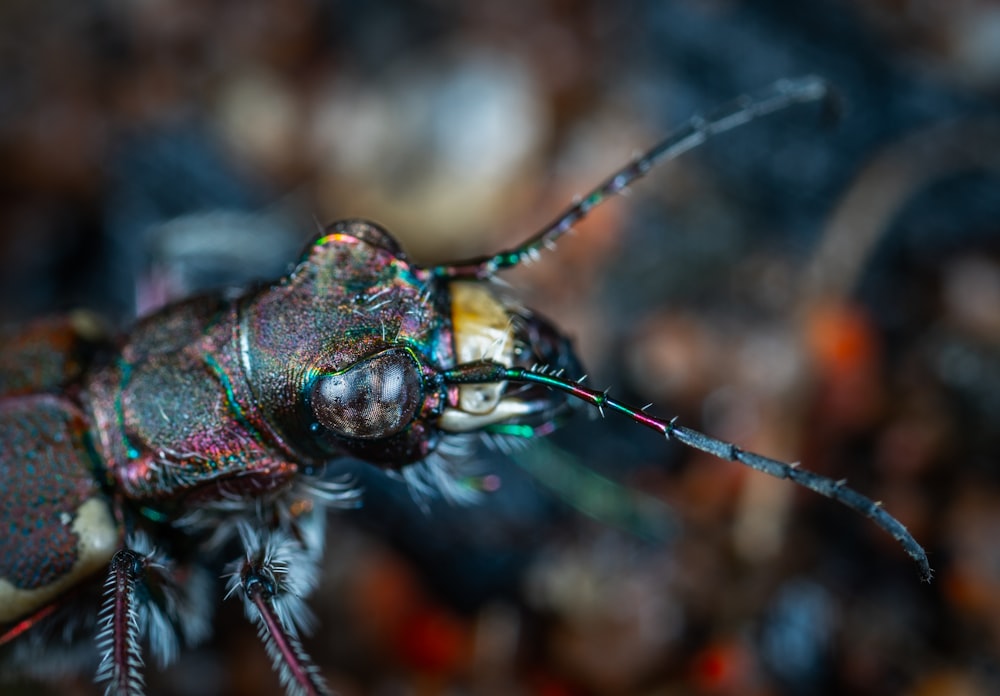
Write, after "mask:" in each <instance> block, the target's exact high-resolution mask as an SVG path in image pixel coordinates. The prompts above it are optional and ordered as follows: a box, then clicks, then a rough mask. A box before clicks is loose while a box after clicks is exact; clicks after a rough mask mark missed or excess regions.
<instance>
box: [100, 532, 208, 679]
mask: <svg viewBox="0 0 1000 696" xmlns="http://www.w3.org/2000/svg"><path fill="white" fill-rule="evenodd" d="M209 585H210V582H209V580H208V577H207V574H206V573H205V571H204V569H203V568H201V567H182V568H178V567H177V566H175V564H174V563H173V562H172V561H170V560H169V559H167V558H165V556H164V555H163V554H161V553H160V552H158V551H157V550H156V549H154V548H153V546H152V544H151V543H150V541H149V539H148V538H147V537H146V536H145V535H144V534H142V533H136V534H132V535H130V536H129V538H128V540H127V543H126V545H125V547H124V548H121V549H119V550H118V552H117V553H115V555H114V556H113V557H112V559H111V563H110V565H109V569H108V578H107V580H106V581H105V583H104V601H103V603H102V605H101V611H100V614H99V615H98V626H99V629H98V635H97V647H98V650H99V651H100V654H101V662H100V665H99V667H98V669H97V678H96V681H97V682H98V683H100V682H107V688H106V689H105V694H107V695H108V696H111V695H112V694H113V695H114V696H125V695H127V696H135V695H137V694H141V693H142V691H143V688H144V681H143V677H142V667H143V663H144V661H143V659H142V649H141V646H140V645H139V641H140V640H141V639H142V638H143V637H144V636H145V637H147V638H148V640H149V645H150V653H151V654H152V656H153V658H154V659H155V660H156V662H157V663H158V664H159V665H160V667H165V666H166V665H168V664H170V663H171V662H173V660H174V658H176V657H177V653H178V651H179V647H180V639H181V637H183V639H184V641H185V643H186V644H187V645H189V646H190V645H195V644H197V643H198V642H200V641H201V640H203V639H204V638H205V637H207V636H208V634H209V631H210V620H211V606H210V604H209V603H208V597H209V596H210V592H209V591H208V587H209Z"/></svg>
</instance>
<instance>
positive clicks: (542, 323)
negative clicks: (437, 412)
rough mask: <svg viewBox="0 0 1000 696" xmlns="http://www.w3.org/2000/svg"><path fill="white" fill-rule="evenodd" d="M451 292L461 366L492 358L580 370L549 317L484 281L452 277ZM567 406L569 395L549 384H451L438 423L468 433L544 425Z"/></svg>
mask: <svg viewBox="0 0 1000 696" xmlns="http://www.w3.org/2000/svg"><path fill="white" fill-rule="evenodd" d="M449 292H450V296H451V319H452V334H453V342H454V355H455V364H456V365H462V364H466V363H473V362H479V361H489V362H495V363H499V364H501V365H504V366H505V367H527V368H532V369H534V368H538V369H549V370H555V371H563V372H569V373H571V374H579V372H580V364H579V362H578V360H577V358H576V355H575V354H574V353H573V350H572V348H571V346H570V342H569V340H568V339H567V338H566V337H565V336H563V335H562V334H560V333H559V332H558V331H557V330H556V329H555V328H554V327H553V326H552V325H551V324H550V323H549V322H548V321H547V320H545V319H543V318H542V317H540V316H538V315H535V314H530V313H528V312H527V311H526V310H523V309H520V308H517V307H514V306H511V305H510V304H507V303H504V302H503V301H502V300H501V299H500V298H498V297H497V296H496V294H495V293H493V292H491V290H490V288H489V286H488V285H486V284H484V283H482V282H480V281H464V280H461V281H453V282H452V283H450V284H449ZM568 407H569V404H568V402H567V400H566V398H565V396H563V395H562V394H557V393H555V392H552V391H549V390H547V389H544V388H537V387H531V386H526V385H518V386H517V387H516V388H514V389H512V388H511V383H509V382H491V383H487V384H460V385H457V386H454V387H452V388H451V391H450V394H449V404H448V406H447V407H446V408H445V409H444V411H443V413H442V414H441V417H440V419H439V420H438V427H440V428H441V430H443V431H445V432H448V433H468V432H473V431H479V430H483V429H487V428H489V427H490V426H495V425H500V424H504V425H516V424H539V423H545V422H549V421H552V420H553V419H555V418H557V417H558V416H559V414H561V413H562V412H563V411H564V410H565V409H566V408H568Z"/></svg>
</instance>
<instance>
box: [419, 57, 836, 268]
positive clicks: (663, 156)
mask: <svg viewBox="0 0 1000 696" xmlns="http://www.w3.org/2000/svg"><path fill="white" fill-rule="evenodd" d="M831 95H832V93H831V90H830V87H829V85H828V84H827V83H826V81H825V80H823V79H822V78H819V77H816V76H814V75H808V76H806V77H800V78H796V79H784V80H778V81H777V82H775V83H774V84H772V85H771V86H770V87H768V88H767V89H765V90H764V91H762V92H760V93H758V94H756V95H751V96H744V97H741V98H739V99H736V100H735V101H733V102H731V103H730V104H728V105H727V106H724V107H722V108H721V109H719V110H718V111H714V112H712V113H710V114H708V115H707V116H695V117H693V118H691V119H689V120H688V121H687V123H685V124H684V125H683V126H681V127H680V128H679V129H678V130H677V131H675V132H674V133H673V134H671V135H669V136H668V137H667V138H666V139H665V140H662V141H661V142H659V143H657V144H656V145H654V146H653V147H652V148H651V149H649V150H647V151H646V152H645V153H643V154H641V155H639V156H638V157H636V158H634V159H633V160H632V162H630V163H629V164H627V165H625V166H624V167H622V168H621V169H619V170H618V171H617V172H615V173H614V174H612V175H611V176H610V177H608V178H607V179H606V180H605V181H604V182H603V183H601V184H600V185H599V186H597V187H596V188H595V189H594V190H592V191H591V192H590V193H588V194H587V195H586V196H583V197H582V198H578V199H576V200H575V201H574V203H573V205H571V206H570V207H569V208H567V209H566V210H565V211H563V213H562V214H560V215H559V216H558V217H557V218H556V219H555V220H553V221H552V222H551V223H549V224H548V225H547V226H546V227H544V228H542V229H541V230H540V231H539V232H537V233H536V234H535V235H534V236H532V237H531V238H529V239H528V240H527V241H526V242H524V243H523V244H521V245H520V246H517V247H515V248H513V249H508V250H506V251H501V252H499V253H497V254H493V255H490V256H480V257H477V258H473V259H469V260H467V261H458V262H455V263H451V264H445V265H443V266H435V267H434V268H433V269H432V271H433V273H434V275H435V276H437V277H438V278H475V279H479V280H482V279H485V278H489V277H491V276H493V274H495V273H496V272H497V271H500V270H503V269H505V268H512V267H514V266H517V265H518V264H520V263H522V262H524V261H525V260H528V259H534V258H536V257H537V256H538V254H539V253H540V252H541V250H542V249H546V248H549V249H550V248H552V247H553V245H554V244H555V241H556V240H557V239H559V238H560V237H562V236H563V235H564V234H566V233H567V232H569V231H570V230H571V229H572V228H573V226H574V225H575V224H576V223H577V222H579V221H580V220H582V219H583V218H584V217H586V216H587V214H588V213H589V212H590V211H591V210H593V209H594V208H595V207H597V206H598V205H600V204H601V203H603V202H604V201H605V200H607V199H608V198H610V197H612V196H616V195H619V194H621V193H623V192H624V191H625V190H626V189H627V188H628V187H629V186H631V185H632V183H633V182H635V181H637V180H638V179H641V178H642V177H644V176H645V175H646V174H647V173H649V171H650V170H651V169H652V168H653V167H655V166H657V165H659V164H663V163H664V162H669V161H670V160H672V159H674V158H675V157H678V156H680V155H682V154H684V153H685V152H687V151H688V150H692V149H694V148H696V147H698V146H699V145H701V144H702V143H704V142H705V141H706V140H708V139H709V138H711V137H713V136H716V135H719V134H720V133H725V132H726V131H728V130H732V129H733V128H737V127H739V126H742V125H744V124H747V123H750V122H751V121H753V120H755V119H757V118H760V117H761V116H766V115H768V114H773V113H775V112H778V111H782V110H784V109H787V108H789V107H791V106H794V105H796V104H805V103H810V102H814V101H819V100H822V99H829V98H830V97H831Z"/></svg>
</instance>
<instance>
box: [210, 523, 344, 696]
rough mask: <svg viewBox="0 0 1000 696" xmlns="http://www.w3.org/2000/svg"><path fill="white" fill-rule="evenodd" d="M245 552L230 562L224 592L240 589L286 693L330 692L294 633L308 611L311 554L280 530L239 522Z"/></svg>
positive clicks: (307, 620) (304, 626) (314, 695)
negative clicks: (241, 524) (257, 528)
mask: <svg viewBox="0 0 1000 696" xmlns="http://www.w3.org/2000/svg"><path fill="white" fill-rule="evenodd" d="M240 536H241V538H242V539H243V545H244V548H245V549H246V557H245V558H243V559H240V560H238V561H236V562H235V563H234V564H232V565H231V566H230V568H231V573H230V576H229V583H228V585H227V587H228V592H227V595H226V596H227V597H229V596H230V595H233V594H239V595H240V596H241V597H242V598H243V607H244V611H245V612H246V615H247V618H248V619H249V620H250V621H252V622H254V623H255V624H257V634H258V635H259V636H260V639H261V641H262V642H263V643H264V648H265V649H266V650H267V653H268V655H269V656H270V657H271V661H272V663H273V666H274V669H275V670H276V671H277V672H278V677H279V679H280V680H281V684H282V685H283V686H284V687H285V689H286V690H287V692H288V694H289V695H290V696H299V695H301V696H319V695H320V694H329V693H330V691H329V689H327V687H326V685H325V684H324V682H323V679H322V677H321V676H320V674H319V670H318V669H317V668H316V666H315V665H314V664H313V662H312V660H311V659H310V658H309V656H308V655H307V654H306V652H305V650H304V649H303V647H302V642H301V640H300V639H299V633H300V631H305V630H308V628H309V627H310V624H311V622H312V616H311V614H310V613H309V609H308V608H307V607H306V605H305V599H304V598H305V596H306V595H307V594H308V593H309V592H310V591H311V590H312V589H313V588H314V587H315V585H316V561H315V557H314V555H313V554H310V552H309V551H308V550H307V549H306V548H304V547H303V546H302V544H301V543H300V542H299V541H298V540H296V539H295V538H294V537H292V536H290V535H289V534H286V533H285V532H283V531H264V532H256V531H253V530H251V529H250V528H249V527H247V526H241V528H240Z"/></svg>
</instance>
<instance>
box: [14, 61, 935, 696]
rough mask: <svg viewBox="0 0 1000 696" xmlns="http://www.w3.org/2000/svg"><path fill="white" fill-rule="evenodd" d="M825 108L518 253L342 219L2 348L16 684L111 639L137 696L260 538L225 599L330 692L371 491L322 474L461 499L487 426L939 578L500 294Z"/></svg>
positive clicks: (624, 174)
mask: <svg viewBox="0 0 1000 696" xmlns="http://www.w3.org/2000/svg"><path fill="white" fill-rule="evenodd" d="M828 96H829V89H828V87H827V85H826V84H825V83H824V82H823V81H822V80H820V79H818V78H815V77H805V78H801V79H794V80H781V81H779V82H777V83H775V84H773V85H772V86H770V87H769V88H767V89H766V90H765V91H763V92H761V93H760V94H758V95H756V96H753V97H745V98H742V99H739V100H737V101H736V102H734V103H732V104H730V105H729V106H727V107H725V108H723V109H721V110H719V111H717V112H715V113H713V114H710V115H708V116H705V117H697V118H693V119H691V120H690V121H688V122H687V124H686V125H684V126H683V127H682V128H681V129H680V130H679V131H677V132H676V133H675V134H673V135H671V136H670V137H668V138H667V139H666V140H664V141H663V142H661V143H659V144H658V145H656V146H655V147H653V148H652V149H651V150H649V151H648V152H646V153H645V154H642V155H641V156H639V157H637V158H636V159H635V160H634V161H632V162H631V163H630V164H628V165H627V166H625V167H623V168H622V169H621V170H619V171H617V172H615V173H614V174H613V175H612V176H611V177H610V178H608V179H607V180H606V181H604V182H603V183H602V184H601V185H599V186H598V187H597V188H595V189H594V190H593V191H592V192H591V193H589V194H588V195H587V196H585V197H583V198H581V199H579V200H578V201H577V202H575V203H574V204H573V205H572V206H571V207H569V208H568V209H567V210H566V211H565V212H563V213H562V214H561V215H559V217H557V218H556V219H555V221H554V222H552V223H551V224H550V225H548V226H547V227H545V228H544V229H542V230H541V231H540V232H538V233H537V234H535V235H534V236H533V237H531V238H530V239H528V240H527V241H526V242H525V243H523V244H521V245H520V246H518V247H516V248H513V249H510V250H508V251H503V252H500V253H497V254H494V255H490V256H484V257H479V258H473V259H468V260H465V261H459V262H456V263H450V264H445V265H439V266H431V267H422V266H418V265H416V264H414V263H412V262H411V261H410V260H409V259H408V258H407V256H406V254H405V253H404V252H403V250H402V249H401V248H400V246H399V244H398V243H397V242H396V240H395V239H394V238H393V237H392V236H391V235H390V234H389V233H388V232H387V231H385V230H384V229H382V228H381V227H379V226H378V225H376V224H374V223H371V222H367V221H363V220H346V221H342V222H337V223H335V224H333V225H330V226H329V227H327V228H326V229H324V230H322V232H321V233H320V234H319V235H318V236H317V237H316V238H315V239H313V240H312V242H311V243H310V244H309V245H308V247H307V248H306V251H305V252H304V254H303V256H302V258H301V260H300V261H299V262H298V264H297V265H296V266H295V267H294V269H293V270H292V271H291V273H289V274H288V275H287V276H285V277H283V278H280V279H278V280H277V281H274V282H273V283H270V284H266V285H264V286H261V287H258V288H256V289H253V290H249V291H247V292H245V293H243V294H239V295H235V296H234V295H232V294H229V295H226V294H215V295H205V296H200V297H195V298H191V299H187V300H183V301H180V302H178V303H176V304H173V305H170V306H167V307H165V308H163V309H161V310H159V311H157V312H156V313H154V314H152V315H151V316H147V317H145V318H144V319H141V320H140V321H139V322H138V323H137V324H136V325H135V327H134V328H133V329H132V331H131V333H129V334H127V335H125V336H123V337H122V338H121V339H120V340H118V341H105V340H104V339H103V338H102V337H101V335H100V333H99V332H97V331H95V330H93V324H92V322H91V321H89V320H88V319H87V317H86V315H80V314H78V315H72V316H70V317H67V318H62V319H53V320H44V321H39V322H35V323H33V324H30V325H28V326H27V327H25V328H22V329H21V330H19V331H18V332H8V333H7V334H4V335H3V337H2V339H0V340H2V344H0V345H2V351H3V353H2V354H3V360H2V364H0V442H2V443H3V449H2V452H0V478H2V479H3V481H4V486H3V491H2V494H0V520H2V524H3V526H4V533H3V535H2V536H0V649H2V650H3V653H4V654H3V656H2V657H3V658H4V660H5V662H6V667H5V671H9V669H11V668H15V669H16V668H18V667H20V668H21V669H23V668H24V666H25V665H31V667H32V668H33V670H34V671H35V672H42V673H44V672H45V671H46V670H47V669H48V667H47V666H46V665H47V664H49V663H50V662H51V663H52V664H60V665H62V666H63V667H62V668H63V669H76V668H77V667H80V666H83V665H85V664H87V663H88V660H89V661H94V657H95V655H94V646H95V645H96V652H97V658H98V659H99V662H98V666H97V681H98V682H99V683H102V684H103V685H104V687H105V693H107V694H128V695H135V694H139V693H141V692H142V691H143V674H142V667H143V664H144V661H145V660H144V658H143V655H142V651H143V647H142V646H143V645H145V646H147V647H146V648H145V649H146V650H147V651H148V652H149V653H150V654H151V655H152V657H153V659H154V660H155V661H156V662H157V663H158V664H160V665H166V664H168V663H169V662H171V660H173V659H174V658H175V656H176V654H177V652H178V650H179V649H180V647H181V646H182V645H186V646H190V645H193V644H197V643H198V642H199V641H201V640H203V639H204V638H206V636H207V635H208V633H209V630H210V627H209V617H210V616H211V613H212V612H211V609H212V601H211V600H210V597H211V596H212V587H213V581H214V579H215V576H217V575H218V573H219V569H218V568H215V569H214V570H215V572H214V573H213V572H212V571H211V570H210V567H211V564H210V563H209V562H208V560H207V559H211V558H214V557H217V556H218V555H219V554H220V553H221V552H222V551H223V550H225V549H226V548H230V547H236V546H237V545H238V546H241V547H242V552H240V553H238V554H237V556H238V557H236V558H234V559H232V561H231V562H230V563H229V565H228V566H226V568H225V570H224V571H223V572H224V573H225V578H226V579H225V585H226V592H225V596H226V597H229V596H235V597H238V598H239V599H240V600H241V601H242V603H243V605H244V607H245V612H246V615H247V617H248V619H249V620H250V621H251V622H253V623H255V624H256V625H257V627H258V632H259V635H260V638H261V640H262V641H263V643H264V648H265V649H266V651H267V653H268V655H269V656H270V657H271V659H272V661H273V664H274V666H275V669H276V670H277V672H278V675H279V678H280V681H281V683H282V685H283V686H284V687H285V689H286V690H287V692H288V693H290V694H309V695H315V694H323V693H328V690H327V688H326V686H325V685H324V683H323V680H322V678H321V676H320V674H319V672H318V670H317V669H316V667H315V666H314V665H313V663H312V662H311V661H310V658H309V657H308V655H307V654H306V653H305V651H304V650H303V647H302V644H301V640H300V637H301V636H302V635H303V633H304V632H305V631H306V630H307V628H308V626H309V621H310V614H309V611H308V609H307V607H306V604H305V600H306V598H307V597H308V595H309V594H310V592H311V591H312V590H313V589H314V588H315V586H316V584H317V575H318V570H317V566H318V561H319V558H320V556H321V554H322V551H323V534H324V518H325V514H326V511H327V509H328V508H336V507H342V506H347V505H351V504H354V503H356V501H357V496H358V493H357V491H356V490H355V488H353V487H352V486H351V484H350V483H349V482H343V481H330V480H329V478H328V477H324V475H323V474H324V468H325V465H326V464H327V463H328V462H330V461H332V460H336V459H340V458H347V457H350V458H354V459H358V460H361V461H364V462H368V463H370V464H373V465H375V466H377V467H380V468H382V469H385V470H390V471H395V472H400V475H402V476H403V477H404V478H407V479H409V480H410V481H412V482H414V483H418V482H423V483H427V482H431V483H433V484H435V485H437V486H439V487H447V486H448V480H449V476H448V473H449V471H450V470H451V469H452V468H453V467H452V465H453V464H454V463H456V462H457V461H458V460H460V459H462V458H467V457H469V456H471V454H472V452H471V451H470V448H469V446H468V443H469V442H470V440H472V441H474V438H470V435H480V436H483V437H490V438H493V437H498V436H503V437H510V438H532V437H536V436H539V435H543V434H546V433H548V432H549V431H551V430H552V429H553V427H554V426H555V425H556V424H558V423H559V422H560V421H562V420H563V419H564V418H565V416H566V415H567V414H568V412H569V410H570V409H571V407H572V406H573V405H574V404H579V403H580V402H585V403H587V404H590V405H592V406H594V407H596V408H597V409H599V410H600V411H601V412H602V413H605V412H608V411H615V412H618V413H621V414H623V415H624V416H626V417H627V418H630V419H632V420H633V421H635V422H636V423H638V424H640V425H644V426H646V427H648V428H651V429H652V430H654V431H656V432H657V433H659V434H660V435H661V436H664V437H665V438H666V439H668V440H675V441H677V442H680V443H682V444H684V445H687V446H688V447H692V448H695V449H698V450H702V451H704V452H707V453H709V454H711V455H713V456H715V457H720V458H722V459H727V460H732V461H734V462H739V463H741V464H745V465H746V466H749V467H751V468H753V469H757V470H759V471H763V472H766V473H768V474H771V475H772V476H776V477H778V478H787V479H791V480H792V481H794V482H796V483H798V484H799V485H801V486H805V487H806V488H809V489H811V490H813V491H816V492H817V493H819V494H821V495H824V496H827V497H829V498H833V499H834V500H836V501H839V502H840V503H843V504H844V505H846V506H847V507H849V508H851V509H852V510H855V511H856V512H859V513H861V514H862V515H864V516H865V517H867V518H869V519H870V520H871V521H872V522H874V523H875V524H876V525H878V526H879V527H881V528H882V529H883V530H885V531H886V532H888V533H889V534H891V535H892V536H893V537H894V538H895V539H896V540H897V541H898V542H899V543H900V544H901V545H902V547H903V549H904V550H905V551H906V552H907V553H908V554H909V555H910V556H912V557H913V558H914V559H915V560H916V562H917V564H918V565H919V567H920V573H921V575H922V577H923V579H925V580H929V579H930V577H931V570H930V567H929V565H928V561H927V556H926V554H925V552H924V550H923V549H922V548H921V546H920V545H919V544H918V543H917V542H916V541H915V540H914V539H913V537H912V536H911V535H910V533H909V532H908V531H907V530H906V528H905V527H904V526H903V525H902V524H901V523H900V522H899V521H898V520H896V519H895V518H894V517H893V516H892V515H890V514H889V513H888V512H886V511H885V510H883V509H882V507H881V506H880V504H879V503H877V502H875V501H873V500H871V499H869V498H867V497H865V496H863V495H861V494H860V493H857V492H856V491H854V490H852V489H851V488H848V487H847V486H846V485H845V482H844V481H835V480H832V479H829V478H826V477H824V476H820V475H818V474H815V473H811V472H809V471H807V470H805V469H803V468H800V467H799V466H798V465H797V464H786V463H783V462H780V461H776V460H774V459H769V458H767V457H764V456H761V455H759V454H754V453H752V452H747V451H744V450H742V449H740V448H739V447H737V446H736V445H732V444H729V443H726V442H722V441H720V440H717V439H715V438H713V437H709V436H707V435H704V434H702V433H700V432H697V431H695V430H692V429H690V428H687V427H684V426H683V425H680V424H678V423H677V422H676V420H670V419H661V418H658V417H655V416H653V415H650V414H649V413H648V412H647V410H646V409H645V408H634V407H632V406H630V405H628V404H625V403H623V402H621V401H619V400H617V399H615V398H613V397H611V396H609V395H608V394H607V393H605V392H602V391H598V390H594V389H591V388H589V387H587V386H584V385H583V384H582V379H581V375H580V368H579V366H578V363H577V360H576V358H575V357H574V354H573V351H572V349H571V347H570V344H569V341H568V340H567V339H566V338H565V337H563V336H562V335H561V334H560V333H559V332H558V331H557V330H556V329H555V328H554V327H553V326H552V325H551V324H550V323H549V322H548V321H546V320H545V319H543V318H541V317H539V316H538V315H536V314H533V313H531V312H529V311H527V310H525V309H523V308H521V307H520V306H518V305H515V304H513V303H511V302H509V301H507V300H504V299H501V298H500V296H499V294H498V293H497V292H496V291H495V288H494V287H492V286H491V283H490V281H491V280H493V279H494V275H495V274H496V273H497V272H499V271H502V270H504V269H508V268H512V267H514V266H517V265H518V264H520V263H522V262H523V261H525V260H526V259H532V258H535V257H536V256H537V255H538V254H539V252H540V251H541V250H542V249H543V248H548V247H551V246H553V244H554V242H555V241H556V240H557V239H558V238H559V237H561V236H562V235H563V234H565V233H566V232H567V231H568V230H570V228H572V227H573V225H574V224H575V223H576V222H578V221H579V220H580V219H581V218H583V217H584V216H586V215H587V213H588V212H589V211H590V210H591V209H593V208H594V207H595V206H597V205H599V204H600V203H602V202H603V201H604V200H605V199H607V198H608V197H611V196H614V195H616V194H618V193H621V192H622V191H624V190H625V189H626V188H627V187H628V186H629V185H631V184H632V183H633V182H635V181H636V180H637V179H639V178H641V177H643V176H644V175H646V174H647V173H648V172H649V170H650V169H652V168H653V167H654V166H656V165H657V164H659V163H662V162H665V161H667V160H670V159H672V158H674V157H677V156H678V155H680V154H682V153H684V152H686V151H687V150H690V149H692V148H694V147H696V146H698V145H699V144H701V143H703V142H704V141H705V140H706V139H707V138H710V137H712V136H714V135H716V134H718V133H722V132H724V131H727V130H730V129H732V128H735V127H737V126H740V125H743V124H745V123H748V122H749V121H752V120H754V119H756V118H758V117H761V116H764V115H767V114H771V113H774V112H777V111H781V110H783V109H786V108H788V107H791V106H793V105H795V104H800V103H808V102H816V101H819V100H823V99H825V98H827V97H828ZM102 578H103V585H102V582H101V580H102ZM220 594H221V592H220ZM60 645H65V647H64V648H58V647H57V646H60ZM53 656H56V657H53ZM66 665H70V667H66Z"/></svg>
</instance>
